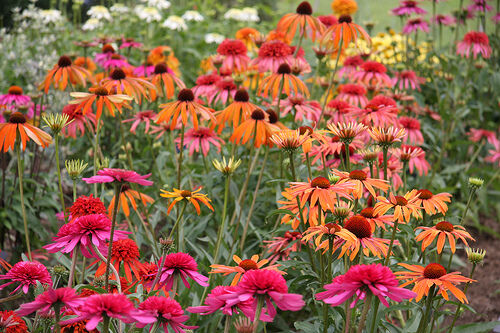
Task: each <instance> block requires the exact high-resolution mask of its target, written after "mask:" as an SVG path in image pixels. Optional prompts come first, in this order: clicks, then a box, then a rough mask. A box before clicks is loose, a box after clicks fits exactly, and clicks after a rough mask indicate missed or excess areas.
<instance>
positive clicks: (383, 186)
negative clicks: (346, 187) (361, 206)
mask: <svg viewBox="0 0 500 333" xmlns="http://www.w3.org/2000/svg"><path fill="white" fill-rule="evenodd" d="M332 172H333V174H334V175H336V176H338V177H340V180H339V183H346V182H347V183H352V184H354V185H355V188H354V189H353V191H352V193H353V195H354V198H356V199H361V198H362V197H363V192H364V189H365V188H366V189H367V190H368V192H370V194H371V195H372V196H373V197H376V192H375V188H376V189H379V190H382V191H383V192H385V191H387V190H388V189H389V184H388V182H387V181H385V180H382V179H377V178H370V177H368V174H367V173H366V172H364V171H363V170H353V171H351V172H343V171H340V170H337V169H333V171H332Z"/></svg>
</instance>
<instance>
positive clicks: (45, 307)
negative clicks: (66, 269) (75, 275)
mask: <svg viewBox="0 0 500 333" xmlns="http://www.w3.org/2000/svg"><path fill="white" fill-rule="evenodd" d="M83 302H84V299H83V298H81V297H80V296H79V295H78V294H77V293H76V291H75V290H74V289H73V288H59V289H52V288H49V289H48V290H47V291H45V292H43V293H42V294H40V295H38V296H37V297H36V298H35V300H34V301H33V302H30V303H25V304H23V305H21V307H20V308H19V309H18V310H17V311H16V312H17V314H19V315H20V316H27V315H29V314H30V313H33V312H35V311H40V313H42V314H46V313H48V312H49V310H50V308H52V307H54V306H58V307H59V309H63V307H64V308H66V310H74V309H75V308H77V307H79V306H80V305H82V304H83Z"/></svg>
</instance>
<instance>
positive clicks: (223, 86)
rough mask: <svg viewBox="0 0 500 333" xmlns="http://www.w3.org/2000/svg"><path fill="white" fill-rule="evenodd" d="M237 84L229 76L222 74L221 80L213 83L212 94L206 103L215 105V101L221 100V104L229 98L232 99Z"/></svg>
mask: <svg viewBox="0 0 500 333" xmlns="http://www.w3.org/2000/svg"><path fill="white" fill-rule="evenodd" d="M237 90H238V86H237V85H236V83H235V82H234V79H233V78H232V77H231V76H224V77H222V79H221V80H219V81H217V82H216V83H215V89H214V91H213V94H212V96H210V98H209V99H208V103H210V104H212V105H215V104H217V102H221V103H222V105H226V103H227V101H228V100H229V99H230V98H233V99H234V96H235V95H236V91H237Z"/></svg>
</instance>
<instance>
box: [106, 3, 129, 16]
mask: <svg viewBox="0 0 500 333" xmlns="http://www.w3.org/2000/svg"><path fill="white" fill-rule="evenodd" d="M109 10H110V11H111V12H112V13H117V14H126V13H128V12H129V11H130V8H128V7H127V6H125V5H123V4H121V3H115V4H114V5H113V6H111V7H110V8H109Z"/></svg>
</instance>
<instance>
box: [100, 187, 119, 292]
mask: <svg viewBox="0 0 500 333" xmlns="http://www.w3.org/2000/svg"><path fill="white" fill-rule="evenodd" d="M120 191H121V184H120V183H116V184H115V199H116V200H115V204H114V207H113V217H112V220H111V231H110V232H109V245H108V256H107V258H106V273H104V274H105V277H104V279H105V280H104V290H106V291H108V292H109V289H108V287H109V269H110V266H111V249H112V247H113V241H114V239H113V237H114V235H115V227H116V215H118V203H119V202H120V200H118V199H119V197H120ZM116 279H117V280H118V281H119V280H120V278H119V276H118V274H116Z"/></svg>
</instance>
